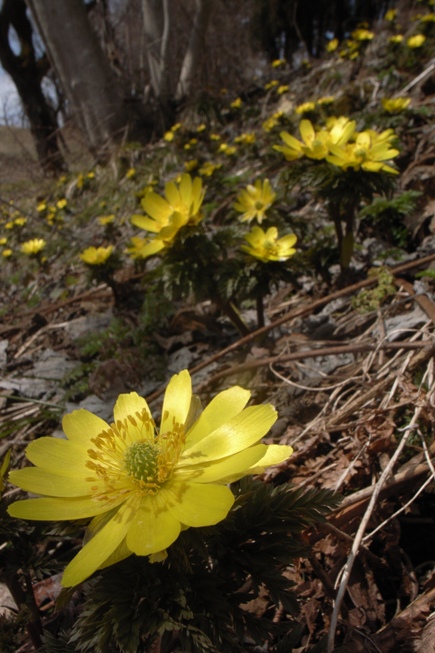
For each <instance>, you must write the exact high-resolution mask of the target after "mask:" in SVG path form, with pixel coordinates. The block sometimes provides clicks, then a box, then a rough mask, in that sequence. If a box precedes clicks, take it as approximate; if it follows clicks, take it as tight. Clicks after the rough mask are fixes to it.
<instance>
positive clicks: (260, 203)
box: [254, 200, 264, 211]
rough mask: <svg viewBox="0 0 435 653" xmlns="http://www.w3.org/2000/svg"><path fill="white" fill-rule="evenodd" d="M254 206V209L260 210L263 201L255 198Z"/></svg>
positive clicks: (262, 206)
mask: <svg viewBox="0 0 435 653" xmlns="http://www.w3.org/2000/svg"><path fill="white" fill-rule="evenodd" d="M254 206H255V210H256V211H262V210H263V208H264V202H262V201H261V200H257V201H256V202H255V205H254Z"/></svg>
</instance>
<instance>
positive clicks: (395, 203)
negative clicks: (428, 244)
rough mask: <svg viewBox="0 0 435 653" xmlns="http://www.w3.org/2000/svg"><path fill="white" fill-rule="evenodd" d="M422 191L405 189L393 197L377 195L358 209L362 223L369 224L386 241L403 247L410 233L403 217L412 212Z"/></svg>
mask: <svg viewBox="0 0 435 653" xmlns="http://www.w3.org/2000/svg"><path fill="white" fill-rule="evenodd" d="M421 195H422V193H420V192H419V191H415V190H407V191H405V192H404V193H401V194H400V195H396V196H395V197H392V198H388V197H377V198H376V199H374V200H373V202H371V203H370V204H368V205H367V206H365V207H364V208H363V209H361V211H360V216H361V218H364V223H365V225H367V226H371V227H372V228H373V229H374V230H375V231H376V232H377V233H378V234H379V235H381V236H382V238H383V239H384V240H385V239H386V240H387V242H390V243H392V244H393V245H396V246H397V247H404V246H406V245H407V244H408V241H409V239H410V233H409V231H408V229H407V228H406V226H405V225H404V224H403V221H402V219H403V217H404V216H406V215H409V214H410V213H412V212H413V211H414V210H415V208H416V206H417V203H418V199H419V198H420V197H421Z"/></svg>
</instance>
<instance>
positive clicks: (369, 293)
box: [352, 267, 396, 313]
mask: <svg viewBox="0 0 435 653" xmlns="http://www.w3.org/2000/svg"><path fill="white" fill-rule="evenodd" d="M368 277H369V278H370V277H372V278H373V277H374V278H375V279H376V281H377V285H376V287H375V288H368V289H364V290H361V291H360V292H359V293H358V295H354V297H352V306H353V308H354V309H355V310H357V311H358V312H359V313H369V312H371V311H376V310H377V309H378V308H379V307H380V306H381V305H382V304H383V303H384V301H385V300H386V299H387V297H390V296H391V295H395V294H396V286H395V285H394V276H393V275H392V274H391V272H390V271H389V270H388V268H384V267H380V268H372V269H371V270H369V273H368Z"/></svg>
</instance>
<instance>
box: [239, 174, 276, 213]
mask: <svg viewBox="0 0 435 653" xmlns="http://www.w3.org/2000/svg"><path fill="white" fill-rule="evenodd" d="M275 197H276V193H275V192H274V191H273V190H272V186H271V185H270V181H269V180H268V179H265V180H264V181H261V179H257V180H256V181H255V182H254V185H252V184H249V185H248V186H247V187H246V188H244V189H243V190H242V191H240V193H239V194H238V195H237V201H236V203H235V204H234V208H235V209H236V211H239V213H241V214H242V215H241V216H240V221H241V222H251V220H254V218H256V219H257V220H258V222H259V223H260V224H261V223H262V222H263V220H264V218H265V217H266V211H267V209H269V208H270V207H271V206H272V204H273V202H274V200H275Z"/></svg>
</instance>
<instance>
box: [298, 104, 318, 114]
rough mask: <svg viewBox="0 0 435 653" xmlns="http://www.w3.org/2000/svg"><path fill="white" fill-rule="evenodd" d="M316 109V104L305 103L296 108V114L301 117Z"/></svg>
mask: <svg viewBox="0 0 435 653" xmlns="http://www.w3.org/2000/svg"><path fill="white" fill-rule="evenodd" d="M315 108H316V103H315V102H303V104H299V105H298V106H297V107H296V109H295V112H296V113H297V114H298V115H300V116H301V115H302V114H304V113H309V112H310V111H314V109H315Z"/></svg>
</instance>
